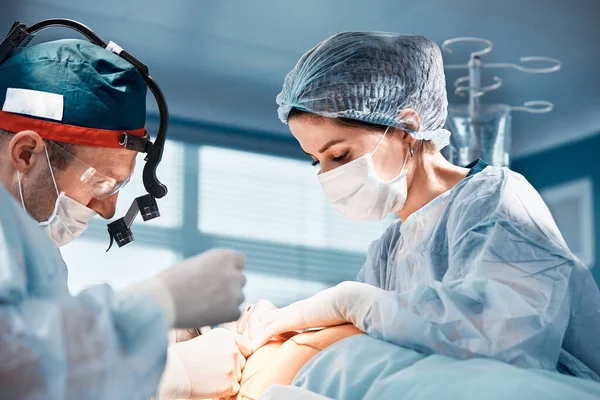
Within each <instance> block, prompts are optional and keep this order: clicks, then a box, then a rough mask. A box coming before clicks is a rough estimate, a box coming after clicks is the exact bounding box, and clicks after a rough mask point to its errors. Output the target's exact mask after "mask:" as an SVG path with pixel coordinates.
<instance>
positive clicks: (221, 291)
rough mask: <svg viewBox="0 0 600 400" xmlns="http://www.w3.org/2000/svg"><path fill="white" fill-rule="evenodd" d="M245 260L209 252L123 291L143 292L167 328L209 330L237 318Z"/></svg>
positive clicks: (226, 252) (228, 253)
mask: <svg viewBox="0 0 600 400" xmlns="http://www.w3.org/2000/svg"><path fill="white" fill-rule="evenodd" d="M245 263H246V258H245V257H244V255H243V254H241V253H238V252H235V251H232V250H223V249H217V250H210V251H207V252H205V253H202V254H200V255H197V256H195V257H192V258H188V259H187V260H184V261H182V262H181V263H179V264H177V265H175V266H173V267H171V268H169V269H168V270H166V271H164V272H162V273H160V274H159V275H157V276H156V277H154V278H151V279H149V280H147V281H144V282H141V283H139V284H136V285H133V286H131V287H130V288H127V289H125V290H124V291H123V292H121V293H120V294H127V293H132V292H142V293H146V294H149V295H151V296H152V297H153V298H154V299H155V300H156V301H157V302H158V304H159V305H160V307H161V308H162V309H163V311H164V313H165V317H166V319H167V322H168V324H169V326H170V327H174V328H194V327H198V326H211V325H217V324H220V323H224V322H229V321H234V320H236V319H238V318H239V316H240V310H239V306H240V304H242V302H243V301H244V295H243V293H242V288H243V287H244V285H245V284H246V278H245V276H244V275H243V273H242V270H243V268H244V265H245Z"/></svg>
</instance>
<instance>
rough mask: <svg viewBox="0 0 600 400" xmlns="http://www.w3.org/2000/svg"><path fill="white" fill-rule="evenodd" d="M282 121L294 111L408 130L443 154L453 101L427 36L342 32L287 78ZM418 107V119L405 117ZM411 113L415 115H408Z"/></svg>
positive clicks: (303, 60) (279, 101)
mask: <svg viewBox="0 0 600 400" xmlns="http://www.w3.org/2000/svg"><path fill="white" fill-rule="evenodd" d="M277 104H278V105H279V110H278V114H279V119H280V120H281V121H282V122H283V123H285V124H287V119H288V115H289V113H290V111H291V110H292V108H296V109H298V110H300V111H306V112H309V113H313V114H317V115H320V116H323V117H329V118H350V119H354V120H358V121H363V122H369V123H372V124H378V125H385V126H390V127H394V128H399V129H402V130H405V131H407V132H408V133H409V134H411V135H412V136H414V137H415V138H416V139H421V140H432V141H433V142H434V144H435V145H436V147H437V149H438V150H440V149H441V148H443V147H444V146H446V145H447V144H448V141H449V137H450V132H448V131H446V130H445V129H443V126H444V123H445V122H446V115H447V106H448V99H447V96H446V80H445V77H444V67H443V63H442V54H441V52H440V49H439V47H438V46H437V45H436V44H435V43H434V42H433V41H431V40H429V39H427V38H425V37H423V36H414V35H401V34H397V33H383V32H345V33H340V34H337V35H335V36H333V37H331V38H329V39H327V40H325V41H324V42H322V43H320V44H319V45H317V46H316V47H315V48H313V49H312V50H310V51H308V52H307V53H306V54H304V56H302V58H301V59H300V61H298V64H297V65H296V67H294V69H293V70H292V71H291V72H290V73H289V74H288V75H287V76H286V78H285V82H284V84H283V89H282V91H281V93H279V95H278V96H277ZM407 108H411V109H414V110H415V111H416V112H417V113H418V114H419V117H420V120H421V126H420V129H419V130H418V131H415V129H414V127H415V126H417V124H416V121H415V120H414V119H412V118H411V117H410V116H409V117H404V118H403V116H401V111H402V110H404V109H407ZM409 115H410V114H409Z"/></svg>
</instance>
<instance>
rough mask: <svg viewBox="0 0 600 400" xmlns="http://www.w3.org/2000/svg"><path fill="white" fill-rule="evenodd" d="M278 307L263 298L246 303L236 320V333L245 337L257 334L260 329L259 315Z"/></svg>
mask: <svg viewBox="0 0 600 400" xmlns="http://www.w3.org/2000/svg"><path fill="white" fill-rule="evenodd" d="M278 308H279V307H277V306H276V305H275V304H273V303H271V302H270V301H269V300H265V299H262V300H259V301H257V302H256V303H254V304H249V305H247V306H246V307H245V308H244V311H243V312H242V316H241V317H240V319H239V320H238V321H237V327H236V331H237V333H239V334H241V335H244V336H246V337H253V336H257V335H258V334H259V332H260V331H261V330H262V328H261V326H260V322H259V320H260V317H261V316H263V315H264V314H266V313H267V312H269V311H273V310H277V309H278Z"/></svg>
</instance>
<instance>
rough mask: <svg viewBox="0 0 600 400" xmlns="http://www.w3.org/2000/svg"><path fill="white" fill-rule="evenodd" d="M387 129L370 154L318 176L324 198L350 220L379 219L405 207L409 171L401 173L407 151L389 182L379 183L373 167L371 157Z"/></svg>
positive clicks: (380, 181) (379, 179)
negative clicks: (395, 175)
mask: <svg viewBox="0 0 600 400" xmlns="http://www.w3.org/2000/svg"><path fill="white" fill-rule="evenodd" d="M388 130H389V128H388V129H386V130H385V133H384V134H383V136H382V137H381V140H380V141H379V143H378V144H377V147H375V150H373V152H372V153H367V154H365V155H364V156H362V157H360V158H357V159H356V160H353V161H351V162H349V163H347V164H344V165H342V166H340V167H337V168H336V169H334V170H331V171H328V172H325V173H323V174H320V175H319V180H320V182H321V186H322V187H323V191H324V192H325V196H326V197H327V198H328V199H329V201H330V202H331V204H333V206H334V207H335V208H336V209H337V210H339V211H340V212H341V213H342V214H344V215H345V216H347V217H348V218H350V219H355V220H378V219H379V220H381V219H384V218H385V217H386V215H388V214H389V213H392V212H398V211H400V210H402V207H404V203H405V202H406V197H407V195H408V185H407V181H406V175H407V173H408V171H407V170H404V167H405V166H406V162H407V161H408V152H407V153H406V158H405V159H404V164H403V165H402V169H401V170H400V174H399V175H398V176H397V177H396V178H394V179H392V180H390V181H384V180H382V179H381V178H380V177H379V176H378V175H377V171H376V170H375V166H374V165H373V159H372V156H373V154H375V152H376V151H377V149H378V148H379V145H380V144H381V142H382V141H383V138H384V137H385V135H386V134H387V132H388Z"/></svg>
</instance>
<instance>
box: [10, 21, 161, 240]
mask: <svg viewBox="0 0 600 400" xmlns="http://www.w3.org/2000/svg"><path fill="white" fill-rule="evenodd" d="M55 26H56V27H66V28H70V29H73V30H75V31H77V32H79V33H80V34H82V35H83V36H85V37H86V38H87V39H88V40H89V41H90V42H92V43H93V44H95V45H97V46H100V47H102V48H105V49H107V50H110V51H112V52H113V53H115V54H117V55H119V56H120V57H121V58H123V59H124V60H126V61H127V62H129V63H130V64H131V65H133V66H134V67H135V68H136V69H137V70H138V71H139V73H140V74H141V75H142V78H143V79H144V82H145V83H146V85H147V87H148V88H149V89H150V91H151V92H152V94H153V95H154V98H155V99H156V103H157V105H158V112H159V117H160V122H159V125H158V132H157V134H156V139H155V140H154V142H152V141H151V140H150V136H149V135H148V132H146V135H145V136H144V137H138V136H133V135H129V134H127V133H123V134H122V135H121V138H120V141H119V144H120V145H121V146H123V147H124V148H126V149H129V150H132V151H137V152H139V153H146V157H145V159H144V160H145V161H146V165H145V166H144V171H143V175H142V179H143V182H144V188H145V189H146V191H147V192H148V194H146V195H143V196H140V197H138V198H136V199H135V200H134V201H133V203H132V204H131V207H129V210H128V211H127V214H126V215H125V216H124V217H123V218H120V219H118V220H116V221H114V222H111V223H110V224H108V233H109V235H110V245H109V247H108V250H110V248H111V247H112V245H113V241H114V242H116V243H117V245H118V246H119V247H122V246H125V245H126V244H128V243H131V242H133V241H134V240H135V238H134V236H133V233H132V231H131V225H132V224H133V221H134V220H135V218H136V217H137V215H138V213H141V215H142V219H143V220H144V221H149V220H151V219H154V218H157V217H160V212H159V210H158V205H157V203H156V199H160V198H162V197H164V196H165V195H166V194H167V187H166V186H165V185H163V184H162V183H161V182H160V181H159V180H158V178H157V177H156V169H157V168H158V164H160V161H161V159H162V154H163V149H164V146H165V140H166V138H167V129H168V118H169V110H168V107H167V102H166V100H165V97H164V95H163V93H162V91H161V90H160V87H159V86H158V85H157V84H156V82H154V80H153V79H152V77H150V75H149V73H148V67H147V66H146V65H144V64H142V63H141V62H140V61H139V60H138V59H136V58H135V57H133V56H132V55H131V54H129V53H127V52H126V51H125V50H123V49H122V48H121V47H119V46H118V45H117V44H116V43H113V42H106V41H105V40H104V39H102V38H101V37H100V36H98V35H97V34H96V33H95V32H94V31H92V30H91V29H90V28H88V27H87V26H85V25H83V24H81V23H79V22H77V21H73V20H69V19H64V18H55V19H48V20H44V21H41V22H38V23H36V24H34V25H31V26H30V27H27V26H26V25H25V24H23V23H21V22H19V21H15V22H14V23H13V25H12V27H11V28H10V31H9V33H8V35H7V36H6V38H5V39H4V40H3V41H2V43H0V64H2V63H3V62H4V61H6V60H7V59H8V58H10V57H11V56H12V55H14V54H15V52H18V51H20V50H21V49H23V48H25V47H26V46H27V45H28V44H29V42H31V40H32V39H33V37H34V36H35V34H36V33H37V32H39V31H41V30H43V29H45V28H49V27H55ZM108 250H107V251H108Z"/></svg>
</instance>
